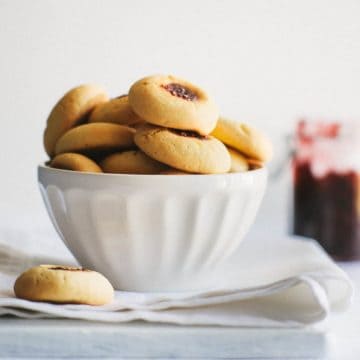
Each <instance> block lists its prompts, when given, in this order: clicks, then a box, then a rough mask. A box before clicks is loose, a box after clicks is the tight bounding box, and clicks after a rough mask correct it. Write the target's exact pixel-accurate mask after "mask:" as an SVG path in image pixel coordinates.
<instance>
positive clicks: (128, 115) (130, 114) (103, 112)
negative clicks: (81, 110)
mask: <svg viewBox="0 0 360 360" xmlns="http://www.w3.org/2000/svg"><path fill="white" fill-rule="evenodd" d="M89 122H90V123H92V122H109V123H115V124H120V125H129V126H132V125H135V124H139V123H142V122H144V121H143V120H142V119H140V118H139V116H137V115H136V114H135V113H134V111H133V110H132V108H131V107H130V104H129V100H128V96H127V95H123V96H119V97H117V98H115V99H111V100H110V101H108V102H105V103H102V104H100V105H98V106H96V108H95V109H94V111H93V112H92V113H91V114H90V117H89Z"/></svg>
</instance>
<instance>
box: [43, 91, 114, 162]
mask: <svg viewBox="0 0 360 360" xmlns="http://www.w3.org/2000/svg"><path fill="white" fill-rule="evenodd" d="M108 100H109V97H108V95H107V94H106V92H105V90H104V89H103V88H102V87H100V86H98V85H92V84H86V85H81V86H78V87H76V88H73V89H71V90H70V91H68V92H67V93H66V94H65V95H64V96H63V97H62V98H61V99H60V100H59V101H58V102H57V104H56V105H55V106H54V108H53V109H52V110H51V113H50V115H49V117H48V119H47V124H46V129H45V132H44V147H45V150H46V152H47V154H48V155H49V156H50V157H52V156H53V155H54V151H55V145H56V142H57V141H58V139H59V138H60V137H61V136H62V135H63V134H65V133H66V132H67V131H68V130H69V129H71V128H73V127H74V126H77V125H79V124H81V123H82V122H84V121H85V120H86V119H87V117H88V115H89V114H90V112H91V111H92V110H93V109H94V108H95V107H96V106H98V105H99V104H102V103H104V102H107V101H108Z"/></svg>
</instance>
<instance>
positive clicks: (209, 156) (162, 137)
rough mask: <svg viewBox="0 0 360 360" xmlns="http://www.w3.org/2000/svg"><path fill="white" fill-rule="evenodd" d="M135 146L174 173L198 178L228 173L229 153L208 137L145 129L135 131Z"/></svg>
mask: <svg viewBox="0 0 360 360" xmlns="http://www.w3.org/2000/svg"><path fill="white" fill-rule="evenodd" d="M135 143H136V145H137V146H138V147H139V148H140V149H141V150H142V151H144V152H145V153H146V154H147V155H148V156H150V157H151V158H153V159H155V160H157V161H160V162H162V163H164V164H167V165H169V166H171V167H173V168H176V169H178V170H182V171H186V172H191V173H198V174H219V173H226V172H228V171H229V170H230V166H231V159H230V155H229V152H228V151H227V149H226V147H225V145H224V144H222V143H221V142H220V141H219V140H217V139H215V138H214V137H212V136H201V135H199V134H197V133H195V132H190V131H180V130H175V129H167V128H163V127H158V126H151V125H145V126H142V127H141V128H139V129H138V130H137V132H136V134H135Z"/></svg>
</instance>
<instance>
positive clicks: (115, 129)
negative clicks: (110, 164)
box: [55, 123, 135, 155]
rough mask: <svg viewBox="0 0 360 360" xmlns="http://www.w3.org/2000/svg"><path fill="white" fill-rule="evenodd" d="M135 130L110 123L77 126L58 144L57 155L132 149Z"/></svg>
mask: <svg viewBox="0 0 360 360" xmlns="http://www.w3.org/2000/svg"><path fill="white" fill-rule="evenodd" d="M134 133H135V129H132V128H130V127H128V126H124V125H118V124H110V123H92V124H85V125H80V126H77V127H75V128H73V129H71V130H69V131H68V132H66V133H65V134H64V135H63V136H62V137H61V138H60V139H59V140H58V142H57V143H56V147H55V154H56V155H58V154H62V153H67V152H80V153H83V154H91V153H94V152H95V153H98V152H109V151H117V150H124V149H128V148H131V147H132V146H134Z"/></svg>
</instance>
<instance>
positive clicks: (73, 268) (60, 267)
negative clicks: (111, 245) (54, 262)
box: [49, 266, 91, 271]
mask: <svg viewBox="0 0 360 360" xmlns="http://www.w3.org/2000/svg"><path fill="white" fill-rule="evenodd" d="M49 270H65V271H91V270H88V269H84V268H82V267H78V268H76V267H71V266H53V267H50V268H49Z"/></svg>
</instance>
